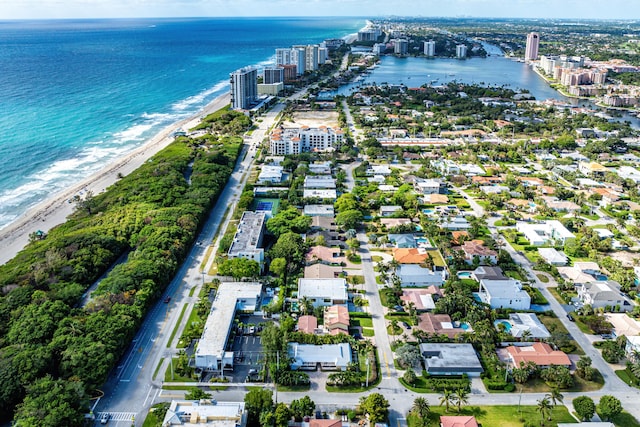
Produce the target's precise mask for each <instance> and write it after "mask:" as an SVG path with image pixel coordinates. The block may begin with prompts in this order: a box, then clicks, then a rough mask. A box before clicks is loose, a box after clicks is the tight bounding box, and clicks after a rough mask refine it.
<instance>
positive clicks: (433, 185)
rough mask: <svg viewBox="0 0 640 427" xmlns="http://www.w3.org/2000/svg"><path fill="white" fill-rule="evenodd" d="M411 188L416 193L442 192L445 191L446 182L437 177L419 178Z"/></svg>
mask: <svg viewBox="0 0 640 427" xmlns="http://www.w3.org/2000/svg"><path fill="white" fill-rule="evenodd" d="M413 188H414V190H415V191H416V193H418V194H422V195H427V194H443V193H445V192H446V189H447V184H446V183H445V182H443V181H440V180H437V179H419V180H416V182H415V183H414V184H413Z"/></svg>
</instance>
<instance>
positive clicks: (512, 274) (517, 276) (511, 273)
mask: <svg viewBox="0 0 640 427" xmlns="http://www.w3.org/2000/svg"><path fill="white" fill-rule="evenodd" d="M504 274H506V275H507V277H511V278H512V279H516V280H519V281H521V282H524V279H523V278H522V275H521V274H520V273H518V272H517V271H505V272H504Z"/></svg>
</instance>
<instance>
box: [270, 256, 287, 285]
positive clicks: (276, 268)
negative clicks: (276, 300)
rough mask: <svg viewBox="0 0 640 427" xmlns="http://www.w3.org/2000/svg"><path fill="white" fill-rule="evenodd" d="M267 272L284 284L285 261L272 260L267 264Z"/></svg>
mask: <svg viewBox="0 0 640 427" xmlns="http://www.w3.org/2000/svg"><path fill="white" fill-rule="evenodd" d="M269 271H270V272H271V273H273V274H275V275H277V276H278V277H280V278H281V279H282V280H283V282H284V281H285V279H286V274H287V260H286V259H284V258H274V259H272V260H271V264H269Z"/></svg>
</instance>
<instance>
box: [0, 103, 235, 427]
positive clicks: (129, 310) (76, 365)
mask: <svg viewBox="0 0 640 427" xmlns="http://www.w3.org/2000/svg"><path fill="white" fill-rule="evenodd" d="M240 116H242V117H244V116H243V115H240ZM217 120H221V121H222V122H221V123H217ZM244 121H245V119H244V118H240V117H238V115H237V114H236V113H231V112H227V113H224V114H221V115H219V118H218V119H212V121H211V122H210V127H213V128H215V129H218V131H219V132H224V130H225V129H231V128H233V129H235V128H238V129H239V128H244V127H246V123H245V122H244ZM234 123H236V124H234ZM237 123H240V124H241V125H239V124H237ZM241 144H242V138H241V137H239V136H233V135H230V136H224V137H217V138H215V139H211V140H208V141H207V142H206V143H200V144H193V143H192V141H191V140H190V139H189V138H187V137H181V138H178V139H177V140H176V141H174V142H173V143H172V144H171V145H169V146H168V147H166V148H165V149H164V150H162V151H160V152H159V153H158V154H156V155H155V156H154V157H152V158H151V159H149V160H148V161H147V162H145V163H144V165H142V166H141V167H140V168H139V169H137V170H136V171H134V172H132V173H131V174H129V175H127V176H125V177H122V178H120V179H118V180H117V181H116V182H115V183H114V184H113V185H112V186H111V187H110V188H108V189H107V190H106V191H105V192H103V193H100V194H90V195H89V196H86V197H83V198H80V199H79V200H78V202H77V204H76V210H75V212H74V213H73V214H72V215H71V216H70V217H69V218H68V220H67V221H66V222H65V223H63V224H61V225H59V226H57V227H55V228H53V229H51V230H50V231H49V232H48V233H47V234H46V235H45V236H43V237H42V238H38V239H32V241H31V242H30V243H29V245H27V246H26V247H25V249H23V250H22V251H21V252H20V253H18V254H17V256H16V257H15V258H13V259H12V260H10V261H9V262H8V263H6V264H5V265H3V266H0V289H2V293H1V294H0V414H1V415H0V421H7V420H10V419H11V417H12V416H13V417H14V421H16V423H17V424H19V425H34V426H36V425H47V426H76V425H82V422H83V417H82V414H83V413H85V412H88V406H87V400H86V398H85V396H86V395H88V394H90V393H91V392H92V391H93V390H95V389H96V388H98V387H100V386H101V385H102V384H103V383H104V381H105V380H106V378H107V375H108V373H109V372H110V371H111V370H112V369H113V367H114V365H115V364H116V363H117V361H118V360H119V359H120V357H121V356H122V355H123V354H124V352H125V350H126V348H127V347H128V346H129V344H130V342H131V340H132V339H133V337H134V336H135V333H136V331H137V329H138V327H139V325H140V323H141V322H142V319H143V318H144V316H145V314H146V313H147V311H148V310H149V308H150V307H151V306H152V305H153V304H154V303H155V302H156V301H157V300H158V298H159V297H160V295H162V293H163V291H164V290H165V288H166V286H167V285H168V284H169V283H170V281H171V279H172V278H173V276H174V274H175V273H176V271H177V269H178V267H179V266H180V264H181V263H182V262H183V260H184V259H185V257H186V255H187V252H188V250H189V248H190V247H191V245H192V244H193V242H194V239H195V237H196V234H197V232H198V230H199V228H200V227H201V225H202V223H203V221H204V220H205V218H206V216H207V214H208V212H209V211H210V209H211V208H212V207H213V206H214V204H215V202H216V200H217V198H218V196H219V194H220V193H221V191H222V190H223V188H224V186H225V185H226V182H227V179H228V177H229V175H230V174H231V172H232V170H233V166H234V164H235V161H236V159H237V156H238V153H239V151H240V147H241ZM100 279H101V280H100ZM96 282H99V283H98V284H97V286H96V287H95V290H93V291H92V292H91V293H90V294H89V295H86V297H85V298H83V294H85V292H86V291H87V290H88V289H89V287H91V286H92V285H93V284H95V283H96ZM14 413H15V416H14Z"/></svg>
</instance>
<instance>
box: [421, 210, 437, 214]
mask: <svg viewBox="0 0 640 427" xmlns="http://www.w3.org/2000/svg"><path fill="white" fill-rule="evenodd" d="M433 212H434V210H433V209H422V213H423V214H425V215H431V214H432V213H433Z"/></svg>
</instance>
